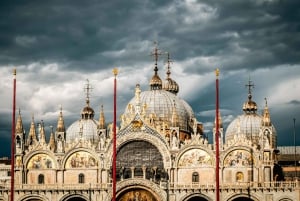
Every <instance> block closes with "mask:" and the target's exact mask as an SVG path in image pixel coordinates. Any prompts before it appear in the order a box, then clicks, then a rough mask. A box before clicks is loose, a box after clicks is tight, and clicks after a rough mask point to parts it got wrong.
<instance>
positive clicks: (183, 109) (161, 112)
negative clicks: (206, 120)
mask: <svg viewBox="0 0 300 201" xmlns="http://www.w3.org/2000/svg"><path fill="white" fill-rule="evenodd" d="M135 104H136V98H135V97H134V98H132V99H131V100H130V101H129V103H128V105H127V107H126V109H125V112H124V115H125V116H130V114H131V113H132V107H131V106H132V105H135ZM140 104H141V105H143V106H144V107H145V109H144V115H145V116H147V117H150V118H151V117H155V119H156V121H159V122H161V123H162V122H168V123H169V125H170V126H172V123H174V119H173V118H174V114H176V117H177V122H176V124H177V125H176V126H178V127H180V129H181V130H184V131H189V122H190V121H191V119H192V118H193V117H194V112H193V110H192V109H191V107H190V106H189V104H188V103H187V102H185V101H184V100H182V99H180V98H178V97H177V96H176V95H175V94H173V93H171V92H168V91H165V90H151V91H144V92H141V94H140ZM156 123H158V122H156ZM173 126H174V125H173Z"/></svg>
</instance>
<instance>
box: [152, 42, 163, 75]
mask: <svg viewBox="0 0 300 201" xmlns="http://www.w3.org/2000/svg"><path fill="white" fill-rule="evenodd" d="M154 46H155V47H154V50H153V52H151V55H152V56H153V57H154V60H155V67H154V71H155V74H157V71H158V68H157V61H158V56H160V55H161V52H160V51H159V49H158V47H157V46H158V43H157V42H156V41H154Z"/></svg>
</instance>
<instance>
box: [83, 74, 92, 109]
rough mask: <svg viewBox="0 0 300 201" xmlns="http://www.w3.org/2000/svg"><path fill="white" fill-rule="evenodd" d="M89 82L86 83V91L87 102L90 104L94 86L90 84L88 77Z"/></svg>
mask: <svg viewBox="0 0 300 201" xmlns="http://www.w3.org/2000/svg"><path fill="white" fill-rule="evenodd" d="M86 81H87V83H86V84H85V87H84V91H85V93H86V104H87V106H90V93H91V91H92V89H93V88H92V87H91V85H90V82H89V79H86Z"/></svg>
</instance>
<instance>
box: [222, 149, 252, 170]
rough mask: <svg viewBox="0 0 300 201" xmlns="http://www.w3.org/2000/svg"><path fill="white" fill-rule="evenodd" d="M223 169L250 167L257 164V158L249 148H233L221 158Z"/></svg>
mask: <svg viewBox="0 0 300 201" xmlns="http://www.w3.org/2000/svg"><path fill="white" fill-rule="evenodd" d="M221 161H222V164H223V166H224V167H233V166H236V165H240V166H251V165H255V164H256V163H257V157H256V156H255V154H254V153H253V151H252V149H251V148H245V147H233V148H231V149H230V150H228V151H227V152H226V153H224V154H223V157H222V158H221Z"/></svg>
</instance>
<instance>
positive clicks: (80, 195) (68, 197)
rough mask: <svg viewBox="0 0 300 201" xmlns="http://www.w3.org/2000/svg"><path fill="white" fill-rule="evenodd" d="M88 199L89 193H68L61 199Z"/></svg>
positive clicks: (67, 200) (66, 200)
mask: <svg viewBox="0 0 300 201" xmlns="http://www.w3.org/2000/svg"><path fill="white" fill-rule="evenodd" d="M76 200H77V201H88V200H89V198H88V195H84V194H76V193H75V194H66V195H64V196H63V197H62V198H61V199H60V201H76Z"/></svg>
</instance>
